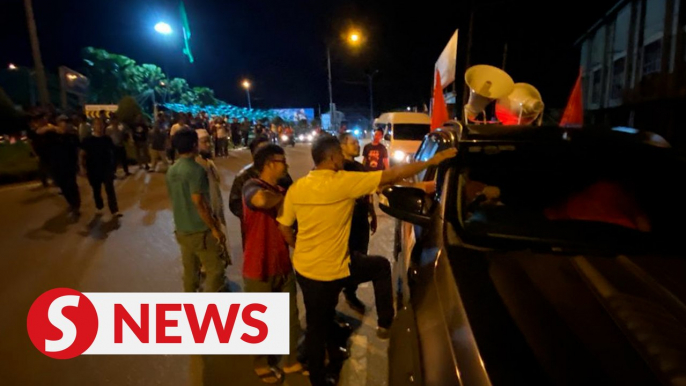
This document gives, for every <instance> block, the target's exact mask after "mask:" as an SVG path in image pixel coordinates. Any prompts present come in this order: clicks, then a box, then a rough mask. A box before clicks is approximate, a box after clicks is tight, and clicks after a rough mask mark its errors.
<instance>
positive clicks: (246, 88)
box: [243, 79, 252, 110]
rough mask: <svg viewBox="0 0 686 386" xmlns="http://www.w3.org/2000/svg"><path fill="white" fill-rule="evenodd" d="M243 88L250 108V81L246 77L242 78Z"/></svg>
mask: <svg viewBox="0 0 686 386" xmlns="http://www.w3.org/2000/svg"><path fill="white" fill-rule="evenodd" d="M243 88H244V89H245V92H246V94H247V95H248V108H249V109H250V110H252V104H251V103H250V81H248V80H247V79H246V80H244V81H243Z"/></svg>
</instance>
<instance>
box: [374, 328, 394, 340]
mask: <svg viewBox="0 0 686 386" xmlns="http://www.w3.org/2000/svg"><path fill="white" fill-rule="evenodd" d="M376 337H377V338H379V339H381V340H387V339H388V338H390V337H391V330H390V329H388V328H384V327H377V328H376Z"/></svg>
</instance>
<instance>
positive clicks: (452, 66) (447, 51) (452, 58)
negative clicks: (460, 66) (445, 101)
mask: <svg viewBox="0 0 686 386" xmlns="http://www.w3.org/2000/svg"><path fill="white" fill-rule="evenodd" d="M457 31H458V30H455V33H454V34H453V36H452V37H451V38H450V41H448V45H447V46H445V48H444V49H443V52H442V53H441V56H439V57H438V61H436V66H435V67H434V68H435V69H436V70H438V72H439V73H440V74H441V86H442V87H443V88H446V87H447V86H448V85H449V84H451V83H453V82H454V81H455V71H456V68H457ZM435 76H436V72H435V71H434V82H433V83H432V84H431V87H432V89H433V86H434V85H435V84H436V78H435Z"/></svg>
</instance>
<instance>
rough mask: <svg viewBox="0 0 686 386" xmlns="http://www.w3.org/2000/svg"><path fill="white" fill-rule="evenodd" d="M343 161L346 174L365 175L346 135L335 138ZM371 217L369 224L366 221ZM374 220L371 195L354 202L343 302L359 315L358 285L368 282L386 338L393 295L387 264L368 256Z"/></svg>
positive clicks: (353, 141) (362, 308)
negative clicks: (347, 275)
mask: <svg viewBox="0 0 686 386" xmlns="http://www.w3.org/2000/svg"><path fill="white" fill-rule="evenodd" d="M339 141H340V142H341V150H342V151H343V156H344V157H345V161H344V164H343V169H344V170H345V171H349V172H365V171H366V169H365V167H364V165H362V164H361V163H359V162H357V161H355V157H358V156H359V155H360V142H359V141H358V140H357V138H355V137H354V136H353V135H352V134H350V133H347V132H346V133H343V134H341V135H340V136H339ZM370 218H371V224H370V220H369V219H370ZM376 227H377V220H376V213H375V211H374V202H373V201H372V196H363V197H360V198H358V199H357V200H356V201H355V207H354V208H353V214H352V220H351V226H350V237H349V239H348V251H349V252H350V272H351V274H350V281H349V283H347V284H346V286H345V288H344V289H343V294H344V295H345V300H346V302H347V303H348V305H349V306H350V308H352V309H353V310H355V311H357V312H359V313H361V314H363V313H364V312H365V311H366V309H365V305H364V303H362V301H361V300H360V299H359V298H358V297H357V294H356V292H357V287H358V285H359V284H361V283H364V282H367V281H371V282H372V283H373V284H374V299H375V301H376V310H377V314H378V316H379V326H380V329H379V334H380V335H381V337H386V335H387V334H388V331H387V330H385V328H384V327H383V326H384V325H385V324H386V322H387V321H388V320H392V319H393V295H392V291H393V289H392V284H391V264H390V263H389V261H388V259H386V258H385V257H383V256H368V255H367V254H368V250H369V232H370V230H371V233H372V234H374V233H376Z"/></svg>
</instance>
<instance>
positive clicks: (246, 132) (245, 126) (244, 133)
mask: <svg viewBox="0 0 686 386" xmlns="http://www.w3.org/2000/svg"><path fill="white" fill-rule="evenodd" d="M249 136H250V121H249V120H248V118H243V123H241V139H242V140H243V146H245V147H248V137H249Z"/></svg>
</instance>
